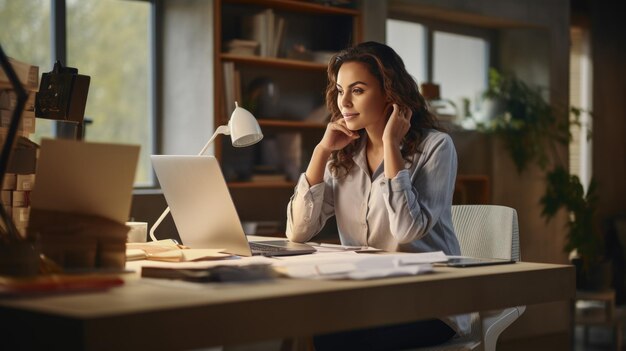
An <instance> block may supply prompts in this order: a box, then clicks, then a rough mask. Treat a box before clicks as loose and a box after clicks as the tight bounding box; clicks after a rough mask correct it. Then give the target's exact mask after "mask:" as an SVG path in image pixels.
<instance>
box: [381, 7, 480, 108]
mask: <svg viewBox="0 0 626 351" xmlns="http://www.w3.org/2000/svg"><path fill="white" fill-rule="evenodd" d="M490 38H491V33H490V32H489V31H488V30H483V29H479V28H473V27H465V26H457V25H454V26H453V25H449V24H446V25H444V24H438V23H435V22H428V23H427V24H425V23H418V22H417V21H409V20H398V19H388V20H387V44H388V45H389V46H391V47H392V48H393V49H394V50H396V52H398V54H399V55H400V56H401V57H402V58H403V60H404V63H405V65H406V67H407V70H408V71H409V73H411V74H412V75H413V76H414V77H416V78H417V80H418V83H423V82H432V83H436V84H438V85H439V87H440V95H441V98H442V99H444V100H448V101H450V102H452V103H453V104H454V105H455V106H457V108H461V107H462V106H464V101H468V102H469V103H470V106H469V107H470V109H471V110H470V111H467V112H470V113H471V112H475V111H477V109H478V108H480V101H481V95H482V93H483V92H484V91H485V90H486V89H487V85H488V78H489V77H488V74H489V72H488V71H489V65H490V56H491V49H490V43H491V39H490ZM459 52H463V55H459V54H458V53H459ZM439 107H441V108H439ZM439 107H438V108H437V113H438V114H460V113H461V112H466V111H458V110H456V109H455V108H453V107H452V105H451V104H448V103H446V104H441V106H439Z"/></svg>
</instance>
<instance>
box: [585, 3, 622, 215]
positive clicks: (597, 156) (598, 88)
mask: <svg viewBox="0 0 626 351" xmlns="http://www.w3.org/2000/svg"><path fill="white" fill-rule="evenodd" d="M590 3H591V41H592V61H593V107H592V110H593V116H592V124H593V139H592V145H593V146H592V148H593V177H594V178H595V179H596V180H597V181H598V184H599V193H598V195H599V203H598V218H599V219H601V220H602V219H606V218H610V217H612V216H616V215H621V216H626V138H625V136H626V21H624V16H623V13H624V12H623V11H622V10H619V9H618V8H617V5H616V4H615V3H613V2H611V1H591V2H590Z"/></svg>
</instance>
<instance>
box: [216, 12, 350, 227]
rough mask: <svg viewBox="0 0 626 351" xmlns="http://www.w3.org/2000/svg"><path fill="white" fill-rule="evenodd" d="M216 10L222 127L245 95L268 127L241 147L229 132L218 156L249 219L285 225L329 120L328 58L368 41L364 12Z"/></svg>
mask: <svg viewBox="0 0 626 351" xmlns="http://www.w3.org/2000/svg"><path fill="white" fill-rule="evenodd" d="M213 13H214V26H215V27H214V72H215V75H214V77H215V78H214V86H215V97H214V116H215V118H214V120H215V127H216V128H217V127H218V126H219V125H222V124H225V123H227V121H228V118H229V117H230V113H231V112H232V108H233V107H234V104H233V100H237V101H238V102H239V105H240V106H242V107H244V108H246V109H248V110H250V112H252V113H253V114H254V115H255V116H256V117H257V119H258V121H259V124H260V126H261V129H262V130H263V134H264V139H263V140H262V141H261V142H260V143H259V144H257V145H255V146H253V147H249V148H245V149H237V150H235V149H234V148H233V147H232V146H231V145H230V141H229V139H228V138H222V142H221V143H217V144H216V146H215V155H216V156H217V157H218V158H219V159H220V164H221V166H222V169H223V171H224V176H225V178H226V180H227V182H228V185H229V189H230V192H231V195H232V197H233V200H234V202H235V205H236V207H237V210H238V212H239V215H240V217H241V220H242V221H247V220H257V221H258V220H276V221H279V222H281V223H282V225H283V226H284V221H285V218H286V214H285V211H286V206H287V202H288V201H289V197H290V196H291V194H292V193H293V188H294V186H295V182H296V180H297V177H298V175H299V174H300V173H301V172H302V171H304V169H305V168H306V166H307V164H308V160H309V159H310V155H311V153H312V151H313V148H314V147H315V145H316V144H317V142H318V141H319V140H320V139H321V137H322V135H323V133H324V130H325V127H326V123H327V112H326V109H325V96H324V94H325V89H326V85H327V81H326V67H327V62H328V59H329V58H330V56H331V55H332V54H334V53H335V52H337V51H339V50H341V49H344V48H346V47H348V46H350V45H352V44H354V43H357V42H359V41H360V39H361V29H360V28H361V27H360V26H361V12H360V10H359V9H358V8H357V7H356V2H352V3H351V4H349V5H348V6H346V7H338V6H329V5H324V4H321V3H316V2H314V1H302V0H215V1H214V12H213ZM268 174H269V175H268ZM271 174H278V175H279V176H277V178H281V176H280V175H284V180H280V179H278V180H272V179H271ZM259 175H260V176H259ZM252 179H269V180H265V181H252ZM259 209H262V211H260V212H262V216H259ZM282 230H284V228H279V229H278V231H279V232H280V231H282Z"/></svg>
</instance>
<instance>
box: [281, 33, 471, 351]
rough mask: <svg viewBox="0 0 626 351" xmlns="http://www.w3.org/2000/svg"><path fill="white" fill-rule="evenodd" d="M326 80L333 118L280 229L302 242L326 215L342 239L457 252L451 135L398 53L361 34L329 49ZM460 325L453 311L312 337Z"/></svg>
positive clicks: (411, 334) (419, 337)
mask: <svg viewBox="0 0 626 351" xmlns="http://www.w3.org/2000/svg"><path fill="white" fill-rule="evenodd" d="M328 81H329V83H328V87H327V89H326V104H327V107H328V109H329V110H330V111H331V122H330V123H329V124H328V126H327V127H326V131H325V133H324V136H323V137H322V140H321V141H320V142H319V144H318V145H317V146H316V147H315V149H314V151H313V155H312V157H311V161H310V163H309V165H308V167H307V169H306V172H305V173H304V174H303V175H302V176H301V177H300V179H299V181H298V185H297V186H296V190H295V193H294V195H293V196H292V198H291V201H290V202H289V205H288V208H287V237H288V238H289V239H290V240H292V241H296V242H305V241H308V240H310V239H311V238H312V237H313V236H315V235H316V234H317V233H318V232H319V231H320V230H321V229H322V228H323V226H324V224H325V222H326V220H327V219H328V218H329V217H331V216H333V215H334V216H335V217H336V219H337V226H338V231H339V236H340V239H341V243H342V244H343V245H350V246H373V247H376V248H380V249H383V250H386V251H402V252H428V251H439V250H441V251H443V252H444V253H445V254H447V255H460V248H459V243H458V240H457V238H456V236H455V234H454V230H453V227H452V214H451V206H452V194H453V191H454V182H455V178H456V168H457V158H456V151H455V149H454V144H453V143H452V140H451V138H450V137H449V136H448V135H447V134H445V133H442V132H440V131H438V130H437V123H436V119H435V118H434V116H433V115H432V114H431V113H430V112H429V111H428V109H427V105H426V102H425V100H424V97H423V96H422V95H421V94H420V93H419V90H418V88H417V84H416V82H415V80H414V79H413V78H412V77H411V75H409V73H408V72H407V71H406V68H405V67H404V63H403V62H402V59H401V58H400V57H399V56H398V54H396V52H395V51H393V49H391V48H390V47H388V46H387V45H384V44H380V43H376V42H366V43H361V44H358V45H356V46H354V47H352V48H349V49H346V50H344V51H342V52H340V53H338V54H336V55H335V56H333V58H332V59H331V60H330V63H329V66H328ZM390 298H393V297H390ZM372 303H376V302H375V301H372ZM425 303H427V301H425ZM468 329H469V317H468V316H466V315H465V316H453V317H449V318H444V319H443V320H439V319H433V320H427V321H419V322H416V323H409V324H403V325H396V326H389V327H383V328H374V329H368V330H357V331H352V332H347V333H337V334H330V335H323V336H318V337H316V338H315V344H316V347H317V348H319V349H346V348H350V349H399V348H407V347H416V346H427V345H434V344H439V343H442V342H444V341H446V340H448V339H450V338H451V337H453V336H454V335H455V334H466V333H467V332H468ZM360 346H362V347H360Z"/></svg>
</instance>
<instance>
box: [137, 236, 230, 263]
mask: <svg viewBox="0 0 626 351" xmlns="http://www.w3.org/2000/svg"><path fill="white" fill-rule="evenodd" d="M222 251H224V249H190V248H188V247H186V246H183V245H179V244H176V242H174V240H171V239H166V240H158V241H151V242H147V243H127V244H126V260H127V261H133V260H156V261H167V262H187V261H199V260H219V259H223V258H227V257H232V255H231V254H228V253H224V252H222Z"/></svg>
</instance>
